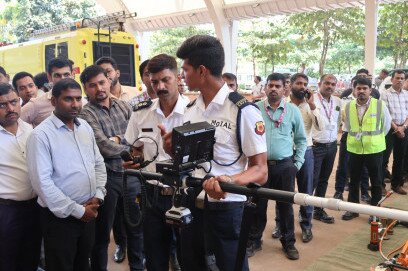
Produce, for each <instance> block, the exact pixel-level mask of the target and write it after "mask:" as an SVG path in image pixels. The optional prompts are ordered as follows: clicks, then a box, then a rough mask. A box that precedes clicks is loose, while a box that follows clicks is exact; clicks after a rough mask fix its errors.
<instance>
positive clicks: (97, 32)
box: [0, 14, 142, 89]
mask: <svg viewBox="0 0 408 271" xmlns="http://www.w3.org/2000/svg"><path fill="white" fill-rule="evenodd" d="M119 15H122V14H119ZM106 16H110V17H109V18H116V17H118V16H112V15H105V17H106ZM102 19H103V18H102ZM116 19H117V18H116ZM84 21H85V20H83V21H82V23H73V24H66V25H62V26H56V27H52V28H49V29H44V30H39V31H36V32H35V33H34V34H33V35H34V40H31V41H28V42H23V43H19V44H13V45H6V46H1V47H0V66H2V67H4V68H5V70H6V71H7V73H9V74H10V76H11V78H12V77H13V76H14V74H16V73H17V72H20V71H27V72H30V73H32V74H33V75H35V74H37V73H39V72H44V71H46V69H47V64H48V62H49V61H50V60H51V59H53V58H55V57H63V58H69V59H71V60H72V61H74V66H73V67H74V69H73V70H74V73H75V74H80V73H81V71H83V70H84V69H85V68H86V67H87V66H89V65H92V64H93V63H94V62H95V61H96V60H97V59H98V58H99V57H101V56H111V57H113V58H114V59H115V60H116V61H117V63H118V67H119V70H120V82H121V84H123V85H127V86H136V87H137V89H140V87H141V83H142V82H141V78H140V75H139V72H138V71H137V70H138V67H139V65H140V56H139V50H138V48H139V45H138V43H137V42H136V39H135V37H134V36H133V35H132V34H130V33H128V32H124V31H118V30H112V29H110V28H109V29H103V28H102V27H101V25H100V24H96V25H98V28H91V27H87V26H84ZM104 21H107V19H106V18H105V20H104ZM92 22H95V21H94V20H92ZM119 25H120V26H121V27H123V23H122V24H121V23H120V22H119ZM75 78H76V79H77V80H79V76H78V75H76V76H75Z"/></svg>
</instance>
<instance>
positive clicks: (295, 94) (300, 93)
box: [292, 90, 306, 100]
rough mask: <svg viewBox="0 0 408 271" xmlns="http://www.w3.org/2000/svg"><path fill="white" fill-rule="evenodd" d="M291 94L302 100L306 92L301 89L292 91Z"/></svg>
mask: <svg viewBox="0 0 408 271" xmlns="http://www.w3.org/2000/svg"><path fill="white" fill-rule="evenodd" d="M292 95H293V96H294V97H296V98H297V99H299V100H303V99H304V98H305V95H306V92H305V91H303V90H297V91H292Z"/></svg>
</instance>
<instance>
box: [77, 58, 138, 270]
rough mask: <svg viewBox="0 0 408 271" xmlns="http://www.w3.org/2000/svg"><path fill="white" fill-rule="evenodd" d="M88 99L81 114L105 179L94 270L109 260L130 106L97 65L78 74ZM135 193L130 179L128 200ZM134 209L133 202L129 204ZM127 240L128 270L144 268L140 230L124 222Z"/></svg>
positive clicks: (103, 268)
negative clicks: (114, 94) (101, 160)
mask: <svg viewBox="0 0 408 271" xmlns="http://www.w3.org/2000/svg"><path fill="white" fill-rule="evenodd" d="M80 79H81V83H82V84H83V86H84V90H85V93H86V95H87V96H88V98H89V103H88V104H86V105H85V106H84V107H83V109H82V111H81V114H80V117H81V118H83V119H85V120H86V121H87V122H88V123H89V125H90V126H91V127H92V130H93V131H94V134H95V139H96V143H97V145H98V147H99V150H100V152H101V154H102V156H103V158H104V160H105V165H106V172H107V181H106V191H107V195H106V197H105V201H104V204H103V205H102V206H101V207H100V208H99V216H98V218H97V219H96V223H95V245H94V248H93V251H92V257H91V267H92V270H93V271H106V270H107V264H108V246H109V242H110V232H111V230H112V225H113V220H114V217H115V210H116V204H117V201H118V199H119V198H120V197H122V193H123V189H122V184H123V167H122V159H121V157H120V154H121V152H123V151H125V150H128V149H129V147H128V146H126V145H125V143H126V142H125V141H124V133H125V131H126V127H127V124H128V121H129V119H130V116H131V114H132V109H131V107H130V105H129V104H128V103H127V102H124V101H121V100H118V99H116V98H113V97H112V96H111V95H110V87H111V81H110V80H109V79H108V78H107V76H106V74H105V70H104V69H103V68H102V67H100V66H96V65H91V66H88V67H87V68H86V69H85V70H84V71H83V72H82V74H81V77H80ZM136 196H137V182H136V181H133V182H129V199H124V200H129V202H131V203H134V202H135V199H136ZM131 206H132V208H133V209H135V208H136V205H135V204H132V205H131ZM125 228H126V235H127V240H128V246H127V247H128V259H129V267H130V270H131V271H136V270H143V251H142V249H143V248H142V232H141V230H140V229H139V228H137V227H136V228H133V227H130V226H128V225H126V227H125Z"/></svg>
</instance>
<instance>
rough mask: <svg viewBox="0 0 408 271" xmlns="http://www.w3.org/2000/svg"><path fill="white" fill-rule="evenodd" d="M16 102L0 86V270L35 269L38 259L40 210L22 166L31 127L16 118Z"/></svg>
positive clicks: (14, 95) (13, 93)
mask: <svg viewBox="0 0 408 271" xmlns="http://www.w3.org/2000/svg"><path fill="white" fill-rule="evenodd" d="M20 109H21V106H20V99H19V97H18V94H17V91H15V90H14V89H13V88H12V86H11V85H9V84H8V83H0V142H1V144H0V153H1V155H0V240H1V241H0V270H7V271H20V270H36V268H37V266H38V262H39V259H40V246H41V228H40V219H39V215H40V212H39V211H40V208H39V206H38V204H37V203H36V200H37V197H36V195H35V193H34V191H33V188H32V186H31V183H30V180H29V177H28V171H27V164H26V155H25V153H26V142H27V138H28V136H29V134H30V133H31V131H32V127H31V125H29V124H28V123H25V122H24V121H22V120H21V119H20V118H19V117H20Z"/></svg>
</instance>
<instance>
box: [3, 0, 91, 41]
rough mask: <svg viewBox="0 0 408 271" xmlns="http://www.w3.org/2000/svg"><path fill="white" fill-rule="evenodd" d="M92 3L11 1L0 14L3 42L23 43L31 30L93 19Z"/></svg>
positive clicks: (58, 0) (70, 0)
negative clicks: (3, 24) (2, 24)
mask: <svg viewBox="0 0 408 271" xmlns="http://www.w3.org/2000/svg"><path fill="white" fill-rule="evenodd" d="M95 16H96V11H95V2H94V1H93V0H77V1H74V0H17V1H16V0H14V1H7V3H6V7H5V8H4V10H3V12H2V13H0V20H3V21H4V22H5V23H6V24H7V25H8V27H4V28H1V29H0V34H1V36H2V37H4V38H3V39H5V40H4V41H6V42H15V41H18V42H21V41H26V40H27V39H28V37H29V34H30V32H31V31H32V30H38V29H43V28H46V27H50V26H53V25H58V24H63V23H68V22H73V21H76V20H79V19H82V18H85V17H87V18H90V17H95Z"/></svg>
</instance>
